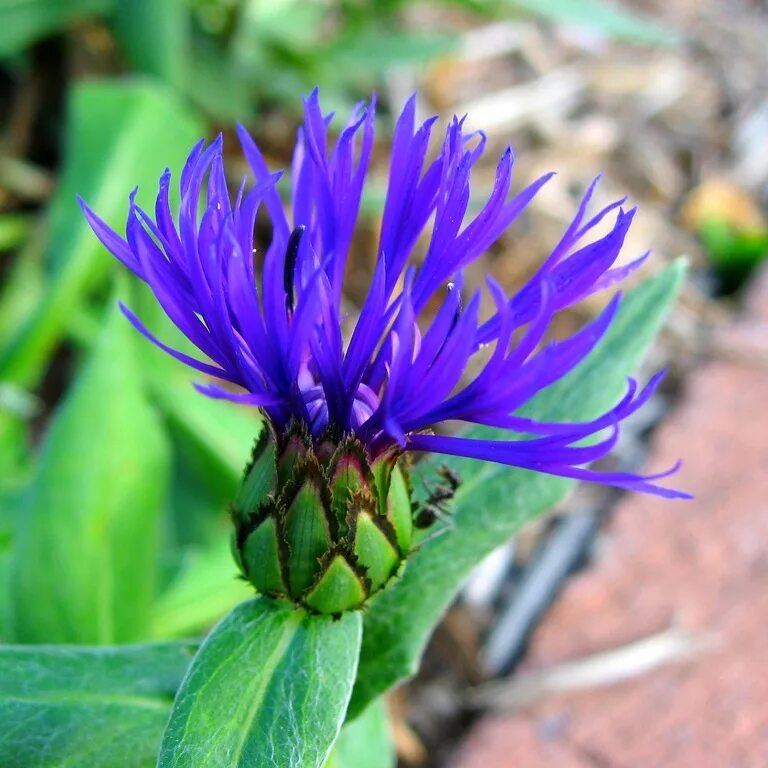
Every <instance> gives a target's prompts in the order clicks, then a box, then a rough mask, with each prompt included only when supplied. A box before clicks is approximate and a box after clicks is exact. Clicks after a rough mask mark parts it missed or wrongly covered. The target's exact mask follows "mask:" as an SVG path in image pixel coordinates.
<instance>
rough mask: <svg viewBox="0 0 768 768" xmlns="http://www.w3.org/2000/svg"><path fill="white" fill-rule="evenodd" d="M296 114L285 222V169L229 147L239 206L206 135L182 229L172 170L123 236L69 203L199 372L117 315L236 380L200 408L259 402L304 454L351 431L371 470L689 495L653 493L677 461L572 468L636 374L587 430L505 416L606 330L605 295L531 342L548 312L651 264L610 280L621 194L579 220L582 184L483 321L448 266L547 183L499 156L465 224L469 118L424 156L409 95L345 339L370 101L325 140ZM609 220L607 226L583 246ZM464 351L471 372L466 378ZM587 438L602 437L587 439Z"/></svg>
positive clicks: (598, 451)
mask: <svg viewBox="0 0 768 768" xmlns="http://www.w3.org/2000/svg"><path fill="white" fill-rule="evenodd" d="M304 106H305V111H304V124H303V127H302V128H300V130H299V132H298V140H297V143H296V148H295V152H294V156H293V161H292V165H291V171H290V182H291V197H290V206H289V208H290V215H287V214H286V211H285V208H284V205H283V202H282V201H281V199H280V196H279V194H278V191H277V187H276V184H277V181H278V179H279V178H280V174H277V173H271V172H270V170H269V168H268V167H267V163H266V162H265V160H264V157H263V155H262V153H261V152H260V151H259V149H258V147H257V146H256V144H255V143H254V141H253V139H252V138H251V136H250V135H249V134H248V132H247V131H246V130H245V128H243V127H242V126H239V127H238V135H239V138H240V142H241V145H242V149H243V152H244V154H245V157H246V159H247V161H248V163H249V165H250V169H251V172H252V174H253V179H254V183H253V184H251V185H250V186H249V185H248V184H247V183H246V181H245V180H244V181H243V183H242V185H241V187H240V189H239V191H238V193H237V196H236V198H235V200H234V202H232V200H231V199H230V195H229V191H228V189H227V185H226V180H225V174H224V164H223V157H222V139H221V137H219V138H217V139H216V140H215V141H213V142H212V143H211V144H210V145H208V146H206V145H205V143H204V142H203V141H201V142H199V143H198V144H197V145H196V146H195V147H194V148H193V149H192V152H191V153H190V155H189V157H188V159H187V162H186V164H185V166H184V169H183V171H182V173H181V178H180V192H181V207H180V211H179V214H178V217H177V218H174V216H173V214H172V213H171V208H170V204H169V191H170V186H171V174H170V171H167V170H166V172H165V173H164V174H163V175H162V177H161V178H160V184H159V192H158V195H157V201H156V205H155V211H154V215H152V214H150V213H148V212H146V211H144V210H142V209H141V208H140V207H139V206H138V205H137V204H136V202H135V191H134V193H132V194H131V196H130V202H129V210H128V219H127V224H126V236H125V238H123V237H121V236H119V235H118V234H117V233H115V232H114V231H113V230H112V229H110V228H109V227H108V226H107V225H106V224H105V223H104V222H103V221H102V220H101V219H100V218H99V217H98V216H97V214H96V213H94V212H93V211H92V210H91V209H90V208H89V207H88V206H87V205H86V204H85V203H82V207H83V210H84V212H85V216H86V218H87V219H88V222H89V223H90V225H91V227H92V228H93V230H94V232H95V233H96V235H97V236H98V238H99V239H100V240H101V242H102V243H103V244H104V246H105V247H106V248H107V249H108V250H109V251H111V253H112V254H113V255H114V256H115V257H117V258H118V259H119V260H120V261H121V262H122V263H123V264H124V265H125V266H126V267H128V269H130V270H131V271H132V272H133V273H134V274H135V275H137V276H138V277H139V278H141V279H142V280H143V281H144V282H146V283H147V284H148V285H149V286H150V288H151V289H152V290H153V291H154V294H155V296H156V297H157V300H158V301H159V302H160V304H161V305H162V307H163V309H164V310H165V312H166V313H167V315H168V316H169V317H170V319H171V320H172V321H173V322H174V323H175V325H176V326H177V327H178V328H179V329H180V330H181V332H182V333H183V334H184V335H185V336H186V337H187V338H188V339H189V340H190V341H191V342H192V343H193V344H194V345H195V346H196V347H197V348H198V349H199V350H200V351H201V352H202V353H203V355H204V356H205V357H206V358H208V360H209V361H210V362H209V361H205V360H202V359H197V358H194V357H191V356H189V355H187V354H185V353H183V352H181V351H179V350H177V349H173V348H171V347H169V346H168V345H166V344H165V343H163V342H162V341H161V340H159V339H157V338H156V337H155V336H154V335H153V334H152V333H151V332H150V331H149V330H148V329H147V328H146V327H145V326H144V325H143V324H142V322H141V320H139V318H137V317H136V315H134V313H133V312H132V311H131V310H130V309H128V308H127V307H125V306H123V307H122V309H123V312H124V313H125V314H126V315H127V317H128V319H129V320H130V321H131V322H132V323H133V325H134V326H135V327H136V328H137V329H138V330H139V331H140V332H141V333H142V334H144V336H146V337H147V338H148V339H150V340H151V341H152V342H153V343H155V344H156V345H157V346H158V347H160V348H161V349H163V350H165V351H166V352H167V353H169V354H170V355H172V356H173V357H175V358H177V359H178V360H181V361H182V362H183V363H185V364H186V365H188V366H190V367H191V368H194V369H195V370H196V371H198V372H200V373H202V374H205V375H206V376H207V377H212V378H215V379H218V380H220V381H222V382H226V384H227V385H234V386H231V387H230V386H221V385H218V384H210V383H205V384H196V387H197V388H198V390H200V391H201V392H202V393H204V394H206V395H209V396H211V397H214V398H224V399H227V400H232V401H235V402H238V403H246V404H249V405H252V406H256V407H259V408H261V409H262V410H263V411H264V413H265V414H266V415H267V417H268V419H269V421H270V422H271V424H272V426H273V427H274V428H275V432H276V433H277V434H281V433H283V432H284V431H285V429H286V428H287V427H288V426H289V425H290V424H293V423H296V422H298V423H299V424H303V425H305V426H306V429H307V431H308V433H309V434H310V435H311V436H312V437H313V438H314V439H315V440H320V439H321V437H322V436H323V435H324V434H328V431H329V429H330V430H332V431H335V434H338V435H349V434H354V435H355V436H356V438H357V439H358V440H359V441H360V442H361V443H362V444H363V445H364V447H365V451H366V452H367V455H368V459H369V460H370V461H373V460H375V459H376V458H377V457H379V456H381V455H382V454H385V453H386V452H387V451H390V450H394V452H395V453H398V452H400V451H430V452H436V453H442V454H452V455H457V456H466V457H471V458H475V459H481V460H485V461H493V462H500V463H503V464H508V465H511V466H515V467H523V468H526V469H530V470H534V471H537V472H545V473H548V474H552V475H560V476H563V477H569V478H576V479H580V480H588V481H596V482H600V483H605V484H608V485H613V486H618V487H620V488H626V489H630V490H636V491H644V492H647V493H654V494H658V495H660V496H665V497H669V498H674V497H683V496H685V494H683V493H680V492H678V491H675V490H671V489H667V488H664V487H661V486H659V485H657V484H656V481H657V480H659V479H661V478H664V477H666V476H668V475H670V474H671V473H673V472H674V471H675V470H676V469H677V467H674V468H672V469H671V470H669V471H668V472H664V473H661V474H657V475H647V476H643V475H635V474H628V473H617V472H598V471H595V470H592V469H588V468H586V467H585V466H584V465H586V464H589V463H591V462H593V461H595V460H597V459H601V458H603V457H604V456H606V454H608V453H609V451H610V450H611V449H612V448H613V447H614V445H615V444H616V441H617V438H618V435H619V425H620V424H621V422H622V421H623V420H624V419H626V418H627V417H628V416H630V415H631V414H632V413H634V412H635V411H636V410H637V409H638V408H640V407H641V406H642V405H643V404H644V403H645V402H646V401H647V400H648V398H649V397H650V396H651V394H652V393H653V392H654V390H655V389H656V387H657V385H658V383H659V381H660V379H661V376H660V375H657V376H655V377H653V378H652V379H651V380H650V382H649V383H648V384H647V385H646V386H645V387H644V388H638V385H637V383H636V382H635V381H634V380H630V381H629V385H628V389H627V392H626V394H625V396H624V397H623V398H622V399H621V400H620V401H619V402H618V403H617V404H616V405H615V406H614V407H613V408H612V409H610V410H609V411H607V412H606V413H604V414H602V415H601V416H599V417H598V418H596V419H593V420H591V421H588V422H582V423H550V422H541V421H537V420H534V419H530V418H524V417H522V416H519V415H516V414H517V412H518V411H519V409H520V407H521V406H523V405H524V404H525V403H527V402H528V401H529V400H530V399H531V398H532V397H533V396H534V395H536V393H538V392H539V391H540V390H542V389H544V388H545V387H547V386H548V385H550V384H551V383H553V382H554V381H557V380H558V379H560V378H562V377H563V376H564V375H565V374H566V373H568V372H569V371H570V370H571V369H572V368H573V367H574V366H575V365H577V364H578V363H579V362H580V361H581V360H583V359H584V358H585V357H586V356H587V355H588V354H589V353H590V352H591V350H592V349H593V348H594V347H595V345H596V344H597V343H598V341H599V340H600V339H601V337H602V336H603V334H604V333H605V331H606V329H607V328H608V327H609V326H610V324H611V321H612V320H613V318H614V316H615V314H616V310H617V308H618V306H619V300H620V299H619V296H618V295H616V296H614V298H613V299H612V300H611V301H610V302H609V303H608V305H607V306H606V307H605V309H604V310H603V311H602V312H601V313H600V315H599V316H598V317H597V318H596V319H595V320H593V321H592V322H591V323H589V324H588V325H587V326H586V327H584V328H583V329H582V330H580V331H579V332H577V333H576V334H574V335H573V336H571V337H569V338H566V339H563V340H558V341H549V342H545V336H546V334H547V331H548V329H549V327H550V323H551V321H552V319H553V317H554V316H555V315H556V314H557V313H558V312H560V311H561V310H563V309H565V308H567V307H570V306H572V305H573V304H575V303H576V302H579V301H581V300H582V299H584V298H586V297H587V296H590V295H591V294H593V293H595V292H597V291H601V290H604V289H606V288H608V287H610V286H613V285H614V284H616V283H618V282H620V281H621V280H623V279H624V278H625V277H626V276H627V275H629V274H630V273H631V272H633V271H634V270H635V269H637V267H639V266H640V264H642V263H643V261H644V260H645V258H646V256H647V254H646V255H644V256H641V257H640V258H639V259H637V260H635V261H633V262H631V263H629V264H627V265H626V266H621V267H614V266H613V265H614V263H615V262H616V260H617V257H618V255H619V251H620V249H621V247H622V244H623V242H624V239H625V236H626V234H627V231H628V229H629V227H630V224H631V222H632V219H633V217H634V215H635V209H634V208H632V209H629V210H627V209H625V208H624V207H623V204H624V200H619V201H616V202H614V203H611V204H610V205H608V206H606V207H605V208H603V209H602V210H600V211H599V212H598V213H597V214H596V215H594V216H592V217H591V218H588V217H587V208H588V206H589V203H590V200H591V197H592V194H593V191H594V189H595V185H596V183H597V180H595V182H593V183H592V185H591V186H590V187H589V189H588V190H587V192H586V194H585V195H584V198H583V200H582V201H581V204H580V205H579V208H578V210H577V212H576V215H575V217H574V219H573V221H572V222H571V224H570V225H569V226H568V227H567V229H566V231H565V233H564V234H563V236H562V238H561V239H560V241H559V242H558V243H557V245H556V246H555V248H554V249H553V250H552V252H551V253H550V254H549V256H548V257H547V258H546V259H545V260H544V262H543V263H542V264H541V266H540V267H539V268H538V270H537V271H536V273H535V274H534V275H533V277H532V278H531V279H530V280H529V281H528V283H527V284H526V285H525V286H524V287H523V288H522V289H521V290H519V291H518V292H517V293H515V294H514V295H513V296H512V297H508V296H507V295H506V294H505V292H504V291H503V289H502V288H501V286H500V285H499V284H498V283H497V282H495V281H494V280H493V279H492V278H490V277H489V278H487V289H488V291H489V292H490V295H491V297H492V299H493V302H494V304H495V313H494V314H493V315H492V316H491V317H490V319H487V320H485V321H482V322H481V320H480V293H479V292H475V293H473V294H472V295H471V296H469V297H468V300H467V301H466V302H463V300H462V271H463V270H464V268H465V267H467V266H468V265H469V264H471V263H472V262H473V261H475V260H476V259H477V258H478V257H480V256H481V255H482V254H483V253H484V252H486V251H487V250H488V249H489V248H490V247H491V246H492V245H493V244H494V243H495V242H496V241H497V240H498V239H499V237H500V236H501V235H502V233H504V232H505V231H506V229H507V228H508V227H509V226H510V224H511V223H512V222H513V221H514V220H515V219H516V218H517V216H518V215H519V214H520V213H521V211H522V210H523V209H524V208H525V207H526V206H527V204H528V203H529V202H530V201H531V199H532V198H533V197H534V195H535V194H536V193H537V191H538V190H539V189H540V188H541V187H542V186H543V185H544V184H545V183H546V182H547V181H548V179H549V178H550V177H551V175H552V174H547V175H545V176H542V177H541V178H539V179H537V180H536V181H535V182H533V183H532V184H531V185H530V186H528V187H526V188H525V189H523V190H522V191H521V192H518V193H517V194H516V195H513V196H510V186H511V182H512V169H513V164H514V157H513V154H512V150H511V149H507V150H506V151H505V152H504V153H503V154H502V156H501V158H500V159H499V161H498V165H497V168H496V176H495V181H494V184H493V189H492V191H491V193H490V196H489V197H488V199H487V201H486V202H485V204H484V206H483V208H482V210H480V212H479V213H477V215H475V216H474V217H470V216H469V215H468V213H467V210H468V205H469V198H470V175H471V171H472V168H473V167H474V165H475V164H476V163H477V161H478V160H479V158H480V156H481V155H482V153H483V150H484V148H485V143H486V139H485V136H484V134H482V133H481V132H473V133H468V132H466V131H465V129H464V120H460V119H457V118H454V119H453V120H452V121H451V122H450V124H449V125H448V126H447V130H446V133H445V139H444V141H443V143H442V147H441V149H440V151H439V153H438V154H437V156H436V157H435V158H434V159H433V160H428V159H427V149H428V144H429V140H430V135H431V133H432V131H433V129H434V126H435V121H436V118H434V117H433V118H430V119H428V120H426V121H425V122H424V123H422V124H421V125H417V124H416V122H415V99H414V98H413V97H412V98H411V99H410V100H409V101H408V102H407V104H406V105H405V108H404V109H403V112H402V114H401V115H400V117H399V119H398V121H397V125H396V128H395V132H394V140H393V146H392V158H391V163H390V173H389V184H388V190H387V197H386V203H385V205H384V214H383V221H382V226H381V236H380V240H379V245H378V252H377V260H376V266H375V270H374V273H373V278H372V280H371V285H370V289H369V291H368V295H367V297H366V299H365V302H364V304H363V306H362V308H361V310H360V314H359V317H358V318H357V321H356V323H354V327H353V328H351V329H350V333H348V334H347V333H345V330H346V328H345V322H346V317H345V313H344V311H343V309H342V294H343V279H344V272H345V267H346V260H347V254H348V252H349V249H350V244H351V242H352V239H353V235H354V232H355V226H356V222H357V218H358V213H359V209H360V201H361V196H362V192H363V185H364V182H365V178H366V174H367V171H368V167H369V163H370V159H371V153H372V150H373V144H374V110H375V103H374V102H371V103H370V104H368V105H365V106H363V105H360V106H359V107H358V108H357V109H356V110H355V111H354V112H353V114H352V115H351V117H350V118H349V120H348V122H347V124H346V126H345V127H344V129H343V130H342V131H341V133H340V135H339V137H338V139H337V140H336V141H335V143H332V142H329V137H328V133H329V127H330V125H331V122H332V116H331V115H324V114H323V113H322V111H321V108H320V104H319V99H318V93H317V91H315V92H314V93H312V94H311V95H310V96H309V97H308V98H307V99H306V100H305V105H304ZM329 145H330V148H329ZM201 199H202V203H203V204H202V205H201ZM260 208H264V209H266V211H267V213H268V214H269V217H270V220H271V226H272V233H271V241H270V244H269V246H268V247H267V248H266V251H265V253H264V254H263V265H262V267H261V270H260V272H261V274H260V275H259V276H258V277H257V274H256V271H255V268H254V259H255V253H254V225H255V222H256V216H257V212H258V211H259V209H260ZM201 211H202V213H201ZM610 215H613V217H614V219H613V224H612V226H611V228H610V231H608V233H607V234H605V235H603V236H601V237H595V238H594V239H591V238H590V234H591V233H592V232H593V231H594V230H595V228H596V227H597V225H598V224H599V223H600V222H602V221H603V220H604V219H606V217H608V216H610ZM425 231H429V236H428V247H427V251H426V255H425V257H424V259H423V261H422V262H421V263H420V264H418V265H416V264H413V263H411V256H412V254H413V251H414V248H415V245H416V242H417V240H418V239H419V238H420V237H422V236H423V234H424V233H425ZM259 257H261V255H260V254H259ZM436 302H437V303H439V307H438V309H437V311H436V312H434V313H433V312H432V309H433V308H434V306H435V304H436ZM428 307H429V308H430V316H431V320H430V321H429V322H426V323H425V324H424V325H423V326H422V325H420V324H419V322H418V320H419V318H422V317H424V315H425V314H426V310H427V308H428ZM475 356H478V359H479V360H480V361H481V363H480V366H479V372H477V373H476V374H473V375H472V376H471V377H469V378H468V380H466V381H465V378H464V377H465V374H466V373H467V370H468V369H469V368H472V369H474V366H470V362H471V361H473V359H474V358H475ZM236 389H237V391H236ZM240 390H243V391H240ZM449 420H450V421H459V422H465V423H469V424H480V425H487V426H491V427H499V428H502V429H504V430H508V431H509V439H498V440H478V439H471V438H466V437H462V436H460V435H459V436H446V435H440V434H435V433H434V432H433V429H434V428H435V426H436V425H439V424H440V423H442V422H445V421H449ZM515 435H517V439H515ZM606 435H607V436H606ZM590 436H598V439H597V440H596V441H595V442H593V443H591V444H587V445H584V444H583V441H584V439H585V438H588V437H590Z"/></svg>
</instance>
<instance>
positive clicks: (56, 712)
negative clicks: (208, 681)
mask: <svg viewBox="0 0 768 768" xmlns="http://www.w3.org/2000/svg"><path fill="white" fill-rule="evenodd" d="M194 651H195V648H194V646H193V645H191V644H189V643H158V644H156V645H136V646H124V647H116V648H87V647H79V646H38V647H30V646H3V647H0V723H2V726H1V727H0V765H2V766H3V768H85V766H88V768H152V767H153V766H154V765H155V763H156V762H157V751H158V749H159V747H160V739H161V737H162V734H163V727H164V726H165V723H166V721H167V720H168V713H169V711H170V708H171V702H172V701H173V696H174V693H175V692H176V689H177V688H178V687H179V685H180V683H181V680H182V678H183V676H184V673H185V671H186V669H187V667H188V665H189V663H190V661H191V659H192V656H193V654H194Z"/></svg>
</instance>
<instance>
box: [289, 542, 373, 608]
mask: <svg viewBox="0 0 768 768" xmlns="http://www.w3.org/2000/svg"><path fill="white" fill-rule="evenodd" d="M367 596H368V590H367V589H366V585H365V582H364V580H363V579H362V578H361V577H360V576H359V575H358V574H357V573H356V572H355V569H354V568H353V567H352V566H351V565H350V564H349V562H348V560H347V559H346V558H345V557H344V555H342V554H336V555H334V556H333V557H332V559H331V562H330V563H329V565H328V566H327V567H326V568H325V572H324V573H323V575H322V576H321V577H320V578H319V579H318V581H317V584H315V586H314V587H313V588H312V590H311V591H310V592H309V594H308V595H307V596H306V597H305V598H304V603H305V604H306V605H307V606H309V607H310V608H313V609H314V610H316V611H318V613H331V614H335V613H343V612H344V611H351V610H353V609H355V608H359V607H360V606H361V605H362V604H363V603H364V602H365V600H366V598H367Z"/></svg>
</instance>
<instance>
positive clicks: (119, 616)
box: [12, 309, 169, 644]
mask: <svg viewBox="0 0 768 768" xmlns="http://www.w3.org/2000/svg"><path fill="white" fill-rule="evenodd" d="M134 336H135V334H134V332H133V330H132V329H131V327H130V325H129V324H128V323H127V322H126V321H125V319H124V318H123V317H122V315H121V314H120V313H119V312H118V311H117V309H115V310H114V311H113V313H112V316H111V317H110V318H109V321H108V323H107V325H106V326H105V328H104V331H103V332H102V335H101V338H100V339H99V341H98V343H97V345H96V348H95V349H94V351H93V353H92V356H91V358H90V360H89V361H88V363H87V364H86V366H85V368H84V369H83V370H82V372H81V374H80V376H79V377H78V379H77V380H76V382H75V384H74V386H73V388H72V390H71V391H70V392H69V393H68V395H67V397H66V399H65V401H64V402H63V404H62V405H61V406H60V410H59V411H58V413H57V414H56V415H55V417H54V419H53V421H52V423H51V425H50V427H49V431H48V434H47V435H46V439H45V443H44V446H43V449H42V454H41V457H40V460H39V466H38V469H37V472H36V475H35V477H34V479H33V481H32V489H31V493H30V497H29V505H28V508H27V509H25V510H24V514H22V516H21V521H20V525H19V528H18V535H17V537H16V538H15V540H14V566H13V580H12V581H13V584H12V595H13V605H12V616H13V626H14V632H15V637H16V639H17V640H18V641H20V642H25V643H51V642H64V643H65V642H73V643H99V644H105V643H117V642H128V641H132V640H137V639H143V638H146V637H147V633H148V627H149V620H150V607H151V603H152V600H153V599H154V596H155V589H156V577H157V554H158V553H157V545H158V536H159V526H160V520H161V515H162V512H163V508H164V505H165V498H166V491H167V484H168V476H169V456H168V447H167V443H166V438H165V434H164V433H163V431H162V428H161V424H160V422H159V420H158V418H157V415H156V414H155V413H154V411H153V410H152V409H151V408H150V407H149V405H148V404H147V402H146V401H145V399H144V393H143V391H142V383H141V375H140V369H139V366H138V364H137V362H136V360H135V350H134V342H135V341H136V339H135V338H134Z"/></svg>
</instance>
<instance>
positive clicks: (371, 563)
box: [355, 512, 400, 591]
mask: <svg viewBox="0 0 768 768" xmlns="http://www.w3.org/2000/svg"><path fill="white" fill-rule="evenodd" d="M355 555H357V562H358V565H361V566H363V567H364V568H365V575H366V577H367V578H368V579H369V580H370V582H371V590H372V591H376V590H378V589H379V588H380V587H382V586H383V585H384V584H386V582H387V581H389V579H390V578H391V577H392V576H393V575H394V573H395V571H396V570H397V567H398V566H399V564H400V553H399V552H398V551H397V547H396V546H395V544H394V542H392V541H390V539H389V537H388V536H387V535H386V534H385V533H384V531H383V530H382V529H381V528H380V527H379V526H378V525H377V524H376V522H375V521H374V519H373V518H372V517H371V516H370V515H369V514H368V513H367V512H359V513H358V515H357V523H356V525H355Z"/></svg>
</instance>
